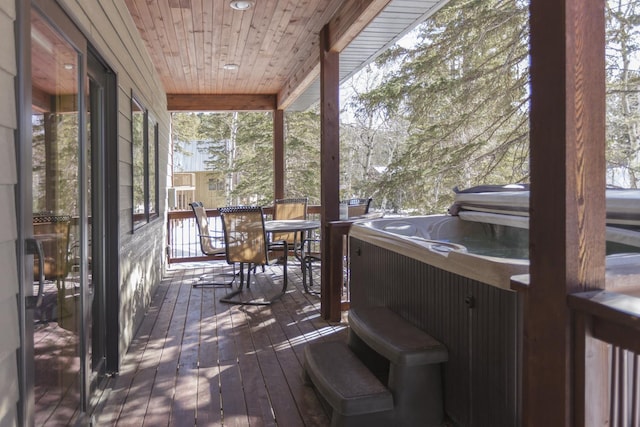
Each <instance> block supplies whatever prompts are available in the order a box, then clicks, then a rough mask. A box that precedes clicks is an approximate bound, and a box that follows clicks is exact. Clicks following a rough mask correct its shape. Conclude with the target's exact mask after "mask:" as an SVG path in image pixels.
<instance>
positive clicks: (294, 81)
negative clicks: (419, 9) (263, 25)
mask: <svg viewBox="0 0 640 427" xmlns="http://www.w3.org/2000/svg"><path fill="white" fill-rule="evenodd" d="M389 2H390V0H352V1H345V2H343V3H342V6H341V7H340V9H338V11H337V12H336V13H335V14H334V16H333V17H332V18H331V20H330V21H329V22H328V23H327V25H326V27H327V29H326V30H323V31H325V32H326V33H327V36H326V37H327V38H328V39H327V44H328V48H327V50H328V51H329V50H332V51H336V52H342V50H344V48H346V47H347V46H348V45H349V43H351V42H352V41H353V39H355V38H356V36H357V35H358V34H360V32H361V31H362V30H363V29H364V28H366V26H367V25H368V24H369V23H370V22H371V20H372V19H373V18H375V17H376V16H377V15H378V14H379V13H380V12H381V11H382V10H383V9H384V8H385V6H387V4H388V3H389ZM317 53H318V54H317V55H316V54H313V55H311V56H309V58H308V59H307V60H306V61H305V62H304V63H303V64H302V65H301V66H300V67H298V68H297V69H296V70H295V71H294V72H293V73H292V74H291V77H289V80H288V81H287V82H286V84H284V85H283V89H282V90H281V91H280V93H279V94H278V108H280V109H283V110H284V109H286V108H287V107H288V106H289V105H291V104H292V103H293V101H295V99H296V98H297V97H298V96H300V94H302V93H303V92H304V91H305V90H306V89H307V87H309V85H310V84H311V83H313V81H314V80H315V79H316V77H318V75H319V73H320V66H319V63H320V53H319V52H317Z"/></svg>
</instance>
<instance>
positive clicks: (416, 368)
mask: <svg viewBox="0 0 640 427" xmlns="http://www.w3.org/2000/svg"><path fill="white" fill-rule="evenodd" d="M348 344H349V348H350V349H351V351H353V353H354V354H356V355H357V356H358V357H359V358H360V359H361V360H363V362H364V363H365V364H366V365H367V366H368V367H369V368H370V369H371V370H373V371H376V372H379V371H380V368H381V367H384V366H385V365H384V364H381V363H380V360H381V358H382V360H386V369H387V383H386V385H387V388H388V389H389V390H390V391H391V393H392V395H393V400H394V413H393V417H394V425H395V426H414V425H420V426H425V427H427V426H428V427H432V426H440V425H441V424H442V422H443V419H444V405H443V397H442V396H443V391H442V376H441V375H442V374H441V364H442V362H446V361H447V360H448V357H449V356H448V352H447V348H446V347H445V346H444V345H443V344H442V343H440V342H439V341H437V340H436V339H435V338H433V337H432V336H431V335H429V334H427V333H426V332H425V331H423V330H421V329H418V328H417V327H415V326H414V325H412V324H411V323H409V322H408V321H406V320H405V319H403V318H402V317H400V316H399V315H398V314H396V313H394V312H393V311H391V310H390V309H388V308H386V307H357V308H351V310H350V311H349V341H348Z"/></svg>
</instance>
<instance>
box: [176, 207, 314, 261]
mask: <svg viewBox="0 0 640 427" xmlns="http://www.w3.org/2000/svg"><path fill="white" fill-rule="evenodd" d="M264 212H265V214H266V216H267V218H271V215H273V208H272V207H270V206H268V207H265V208H264ZM307 215H308V217H309V219H313V220H318V221H319V220H320V206H316V205H313V206H308V208H307ZM207 217H208V218H209V231H210V232H211V234H212V235H215V234H218V233H219V235H222V222H221V221H220V213H219V212H218V210H217V209H207ZM219 244H220V245H222V242H221V241H220V242H219ZM210 259H211V257H206V256H204V255H203V254H202V251H201V250H200V241H199V240H198V232H197V225H196V218H195V216H194V214H193V211H191V210H180V211H169V213H168V218H167V261H168V263H169V264H172V263H178V262H193V261H203V260H210ZM220 259H224V256H220Z"/></svg>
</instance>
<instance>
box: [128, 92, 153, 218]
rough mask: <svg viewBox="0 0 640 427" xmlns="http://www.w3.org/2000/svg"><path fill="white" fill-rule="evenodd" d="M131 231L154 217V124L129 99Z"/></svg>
mask: <svg viewBox="0 0 640 427" xmlns="http://www.w3.org/2000/svg"><path fill="white" fill-rule="evenodd" d="M131 138H132V140H131V150H132V151H131V159H132V176H133V183H132V185H133V229H134V230H136V229H137V228H140V227H141V226H143V225H144V224H146V223H148V222H149V220H150V219H153V218H157V217H158V173H157V171H158V124H157V123H156V121H155V120H154V119H153V118H151V117H150V116H149V113H148V112H147V110H146V109H145V108H144V107H143V106H142V103H141V102H140V101H139V100H138V99H137V98H136V97H135V96H134V95H132V96H131Z"/></svg>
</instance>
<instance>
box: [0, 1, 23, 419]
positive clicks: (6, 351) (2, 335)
mask: <svg viewBox="0 0 640 427" xmlns="http://www.w3.org/2000/svg"><path fill="white" fill-rule="evenodd" d="M15 16H16V13H15V1H14V0H0V98H1V99H2V100H3V101H2V102H0V153H2V156H0V325H2V327H1V328H0V378H1V380H0V386H1V387H2V393H0V427H4V426H15V425H17V411H16V408H17V405H16V402H17V401H18V398H19V388H18V366H17V362H16V349H17V348H18V347H19V346H20V336H19V330H20V329H19V326H18V324H19V322H18V307H17V304H16V294H17V293H18V266H17V265H18V264H17V262H16V249H15V244H16V236H17V228H16V210H15V185H16V182H17V174H16V170H17V168H16V164H15V161H16V160H15V159H16V157H15V139H14V131H15V129H16V126H17V124H16V123H17V112H16V105H15V98H16V96H15V76H16V75H17V71H16V52H15V38H14V31H13V29H14V21H15Z"/></svg>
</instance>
